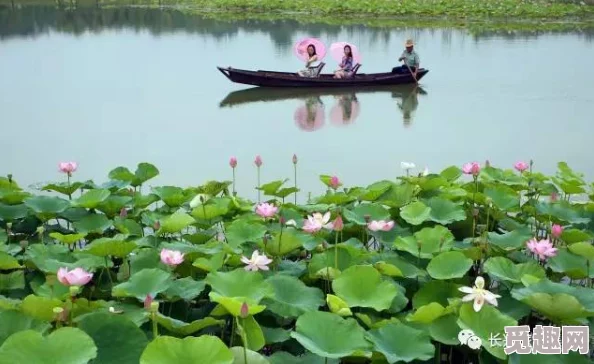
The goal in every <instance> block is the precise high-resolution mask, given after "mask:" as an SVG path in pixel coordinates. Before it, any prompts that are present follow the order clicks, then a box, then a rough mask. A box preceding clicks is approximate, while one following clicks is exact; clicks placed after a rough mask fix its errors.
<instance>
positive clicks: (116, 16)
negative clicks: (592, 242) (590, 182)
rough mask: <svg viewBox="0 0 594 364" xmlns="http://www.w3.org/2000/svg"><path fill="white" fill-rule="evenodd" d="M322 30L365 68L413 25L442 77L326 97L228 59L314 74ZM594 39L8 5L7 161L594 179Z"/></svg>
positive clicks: (244, 179) (99, 174) (169, 178)
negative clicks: (489, 171) (525, 171)
mask: <svg viewBox="0 0 594 364" xmlns="http://www.w3.org/2000/svg"><path fill="white" fill-rule="evenodd" d="M305 36H316V37H319V38H321V39H323V40H324V41H326V43H327V44H330V43H331V42H335V41H352V42H353V43H354V44H356V45H357V46H358V47H359V49H360V50H361V52H362V54H363V61H362V64H363V67H362V68H361V71H360V72H380V71H386V70H389V69H391V68H392V67H393V66H394V65H396V63H397V62H396V59H397V58H398V57H399V55H400V53H401V51H402V48H403V42H404V40H405V39H406V38H409V37H412V38H414V39H415V41H416V43H417V47H416V49H417V51H418V52H419V55H420V57H421V64H422V66H424V67H426V68H428V69H429V70H430V72H429V73H428V74H427V76H425V78H424V79H423V80H422V81H421V87H418V88H415V87H404V88H403V87H400V88H394V89H383V90H375V89H371V90H367V91H360V92H359V91H352V90H345V91H344V92H343V93H333V94H327V93H326V94H325V93H311V94H308V93H294V92H289V91H286V92H284V93H278V92H265V91H258V90H251V91H241V90H245V89H247V88H249V86H243V85H239V84H233V83H231V82H230V81H228V80H227V79H226V78H225V77H224V76H223V75H222V74H220V73H219V72H218V71H217V70H216V66H233V67H236V68H245V69H269V70H289V71H294V70H298V69H300V68H301V67H302V64H301V62H300V61H298V60H297V59H296V58H295V57H294V55H293V54H292V50H291V47H292V44H294V43H295V42H296V41H297V40H299V39H300V38H302V37H305ZM593 40H594V36H593V35H592V34H591V33H590V34H587V33H575V32H571V33H548V34H546V33H545V34H507V33H503V34H488V33H487V34H480V35H472V34H470V33H469V32H468V31H465V30H455V29H413V28H411V29H404V28H393V29H386V28H384V29H378V28H370V27H365V26H342V27H341V26H331V25H324V24H300V23H299V22H296V21H280V22H267V21H247V20H241V21H216V20H210V19H204V18H201V17H198V16H190V15H184V14H183V13H182V12H179V11H176V10H166V11H160V10H148V9H107V10H99V9H80V10H76V11H74V12H61V11H58V10H56V9H53V8H51V7H34V8H21V9H17V10H11V9H9V8H4V9H0V129H1V133H0V145H2V148H3V153H4V156H5V157H4V158H3V159H2V162H0V173H1V174H6V173H12V174H13V175H14V178H15V179H16V180H17V181H19V182H20V183H21V184H22V185H29V184H32V183H37V182H42V181H47V180H52V179H53V180H57V179H59V178H63V176H60V175H59V174H58V173H57V168H56V166H57V163H58V162H59V161H64V160H74V161H77V162H78V163H79V164H80V169H79V171H78V172H77V173H76V177H77V179H91V178H92V179H94V180H95V181H98V182H102V181H105V180H106V178H107V173H108V171H109V170H110V169H112V168H114V167H116V166H119V165H124V166H128V167H130V168H131V169H133V168H135V166H136V164H137V163H139V162H142V161H148V162H151V163H154V164H155V165H157V166H158V168H159V169H160V171H161V176H160V177H159V178H158V179H155V180H153V181H151V183H152V184H153V185H158V184H179V185H184V186H188V185H197V184H201V183H203V182H205V181H206V180H209V179H219V180H223V179H230V178H231V170H230V168H229V166H228V158H229V157H230V156H231V155H236V156H237V158H238V159H239V167H238V170H237V176H238V191H239V193H240V194H244V195H249V196H250V197H253V196H254V193H253V191H254V190H253V186H254V185H255V184H256V172H255V169H254V168H253V163H252V161H253V158H254V156H255V155H256V154H260V155H261V156H262V158H263V160H264V165H263V168H262V181H263V182H265V181H271V180H273V179H281V178H292V176H293V166H292V164H291V157H292V155H293V153H296V154H297V155H298V157H299V164H298V168H299V177H298V179H299V185H300V187H301V188H302V190H303V193H302V194H300V199H301V198H304V197H305V195H306V192H309V191H311V192H314V193H317V192H320V191H322V185H321V183H320V182H319V180H318V175H320V174H333V175H334V174H335V175H337V176H339V177H340V178H341V180H343V181H344V182H345V184H346V185H365V184H368V183H371V182H373V181H375V180H379V179H384V178H388V179H392V178H395V177H396V176H398V175H401V174H402V173H403V172H402V171H401V169H400V162H401V161H408V162H414V163H415V164H416V165H417V167H418V168H417V170H419V171H420V170H422V168H423V167H425V166H427V167H428V168H429V170H430V171H438V170H440V169H442V168H444V167H447V166H449V165H453V164H455V165H461V164H462V163H464V162H467V161H471V160H477V161H481V162H483V161H485V160H487V159H488V160H490V161H491V163H493V164H495V165H500V166H511V165H512V164H513V163H514V162H515V161H516V160H518V159H524V160H530V159H533V160H534V161H535V168H536V169H537V170H540V171H543V172H545V173H553V172H554V171H555V170H556V163H557V162H559V161H567V162H568V163H569V164H570V166H571V167H573V168H574V169H575V170H578V171H580V172H583V173H585V174H586V176H587V177H588V178H592V177H594V163H592V160H591V153H590V150H589V148H588V147H587V145H589V143H590V139H591V138H592V135H593V131H594V124H593V123H594V117H593V115H594V72H592V71H591V68H592V64H593V63H592V62H593V60H594V41H593ZM326 63H327V66H326V67H327V70H332V69H334V67H335V61H334V60H332V59H326ZM238 91H241V92H238ZM307 102H309V103H310V105H312V104H313V105H317V106H318V109H317V110H318V114H317V118H318V119H317V120H316V121H315V122H308V121H307V120H306V119H304V118H305V115H306V114H307V113H304V111H305V110H306V109H305V105H306V103H307ZM322 105H323V106H322ZM349 111H350V112H351V118H350V119H349V118H348V117H343V116H344V113H345V112H349ZM296 116H300V117H301V118H302V119H299V118H297V119H298V120H297V121H296ZM343 119H346V120H347V121H343ZM7 156H8V157H7ZM288 184H292V181H291V182H288Z"/></svg>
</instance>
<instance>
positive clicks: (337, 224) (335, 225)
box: [332, 215, 344, 231]
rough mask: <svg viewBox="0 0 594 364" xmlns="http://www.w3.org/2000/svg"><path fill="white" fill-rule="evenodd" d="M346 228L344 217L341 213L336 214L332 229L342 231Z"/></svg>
mask: <svg viewBox="0 0 594 364" xmlns="http://www.w3.org/2000/svg"><path fill="white" fill-rule="evenodd" d="M343 228H344V222H343V221H342V217H341V216H340V215H338V216H336V219H334V222H333V223H332V229H334V231H341V230H342V229H343Z"/></svg>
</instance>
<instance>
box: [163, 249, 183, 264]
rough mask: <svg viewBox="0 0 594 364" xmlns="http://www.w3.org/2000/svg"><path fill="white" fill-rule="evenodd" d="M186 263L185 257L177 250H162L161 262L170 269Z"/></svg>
mask: <svg viewBox="0 0 594 364" xmlns="http://www.w3.org/2000/svg"><path fill="white" fill-rule="evenodd" d="M183 261H184V255H183V254H182V253H180V252H178V251H177V250H169V249H162V250H161V262H163V264H166V265H168V266H170V267H175V266H177V265H180V264H181V263H182V262H183Z"/></svg>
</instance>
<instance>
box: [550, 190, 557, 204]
mask: <svg viewBox="0 0 594 364" xmlns="http://www.w3.org/2000/svg"><path fill="white" fill-rule="evenodd" d="M557 200H559V194H558V193H557V192H552V193H551V202H556V201H557Z"/></svg>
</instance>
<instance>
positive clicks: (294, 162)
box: [293, 154, 297, 164]
mask: <svg viewBox="0 0 594 364" xmlns="http://www.w3.org/2000/svg"><path fill="white" fill-rule="evenodd" d="M293 164H297V154H293Z"/></svg>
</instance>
